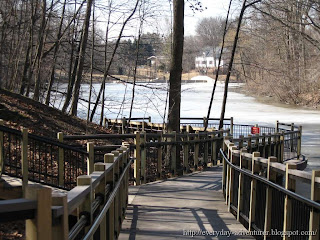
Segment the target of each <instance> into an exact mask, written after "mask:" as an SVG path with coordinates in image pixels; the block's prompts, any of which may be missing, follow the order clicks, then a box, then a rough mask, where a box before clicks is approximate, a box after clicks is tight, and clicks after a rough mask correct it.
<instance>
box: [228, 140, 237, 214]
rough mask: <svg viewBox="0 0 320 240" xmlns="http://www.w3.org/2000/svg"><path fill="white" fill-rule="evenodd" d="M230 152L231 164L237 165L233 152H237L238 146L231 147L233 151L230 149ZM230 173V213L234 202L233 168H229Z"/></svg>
mask: <svg viewBox="0 0 320 240" xmlns="http://www.w3.org/2000/svg"><path fill="white" fill-rule="evenodd" d="M229 150H230V151H229V152H230V155H229V156H230V157H229V159H230V162H231V163H233V164H234V163H235V160H234V158H235V156H234V154H233V151H235V150H237V147H236V146H233V147H231V149H229ZM229 171H230V173H229V188H228V190H229V198H228V211H229V212H230V210H231V202H232V200H233V194H234V192H233V184H234V169H233V168H232V167H229Z"/></svg>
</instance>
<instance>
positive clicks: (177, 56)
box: [168, 0, 184, 162]
mask: <svg viewBox="0 0 320 240" xmlns="http://www.w3.org/2000/svg"><path fill="white" fill-rule="evenodd" d="M173 21H174V22H173V43H172V53H171V64H170V78H169V82H170V89H169V109H168V111H169V114H168V118H169V119H168V120H169V121H168V131H169V132H171V131H176V132H179V131H180V104H181V74H182V55H183V39H184V1H182V0H174V1H173ZM177 162H178V161H177Z"/></svg>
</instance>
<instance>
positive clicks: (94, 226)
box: [83, 160, 132, 240]
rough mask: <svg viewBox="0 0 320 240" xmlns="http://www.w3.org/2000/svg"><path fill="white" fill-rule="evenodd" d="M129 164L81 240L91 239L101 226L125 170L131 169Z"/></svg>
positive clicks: (124, 172)
mask: <svg viewBox="0 0 320 240" xmlns="http://www.w3.org/2000/svg"><path fill="white" fill-rule="evenodd" d="M131 163H132V160H130V161H129V163H128V164H127V166H126V168H125V169H124V170H123V172H122V174H121V176H120V178H119V180H118V182H117V184H116V186H115V187H114V189H113V191H112V193H111V195H110V197H109V198H108V201H107V203H106V204H105V205H104V207H103V209H102V210H101V212H100V213H99V215H98V216H97V218H96V220H95V222H94V223H93V224H92V226H91V227H90V229H89V231H88V233H87V234H86V236H84V238H83V240H88V239H91V238H92V237H93V234H94V233H95V232H96V230H97V229H98V227H99V225H100V224H101V222H102V220H103V218H104V216H105V215H106V213H107V211H108V210H109V208H110V206H111V204H112V202H113V201H114V198H115V196H116V194H117V192H118V190H119V188H120V185H121V184H122V180H123V178H124V176H125V174H126V173H127V170H128V168H129V167H131Z"/></svg>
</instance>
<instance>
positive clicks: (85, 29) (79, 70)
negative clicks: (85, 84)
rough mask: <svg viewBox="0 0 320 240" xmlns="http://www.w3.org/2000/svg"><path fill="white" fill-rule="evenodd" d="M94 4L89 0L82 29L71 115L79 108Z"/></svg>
mask: <svg viewBox="0 0 320 240" xmlns="http://www.w3.org/2000/svg"><path fill="white" fill-rule="evenodd" d="M92 4H93V0H88V2H87V9H86V15H85V19H84V24H83V29H82V37H81V44H80V52H79V62H78V66H77V75H76V81H75V86H74V89H73V95H72V105H71V115H74V116H76V115H77V110H78V100H79V91H80V84H81V79H82V72H83V64H84V60H85V53H86V48H87V41H88V34H89V23H90V16H91V8H92Z"/></svg>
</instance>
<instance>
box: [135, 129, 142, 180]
mask: <svg viewBox="0 0 320 240" xmlns="http://www.w3.org/2000/svg"><path fill="white" fill-rule="evenodd" d="M135 134H136V137H135V139H134V144H135V145H136V148H135V149H134V157H135V158H136V160H135V161H134V179H135V183H134V184H135V185H137V186H138V185H140V178H141V176H140V167H141V147H140V144H141V138H140V132H138V131H136V132H135Z"/></svg>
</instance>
